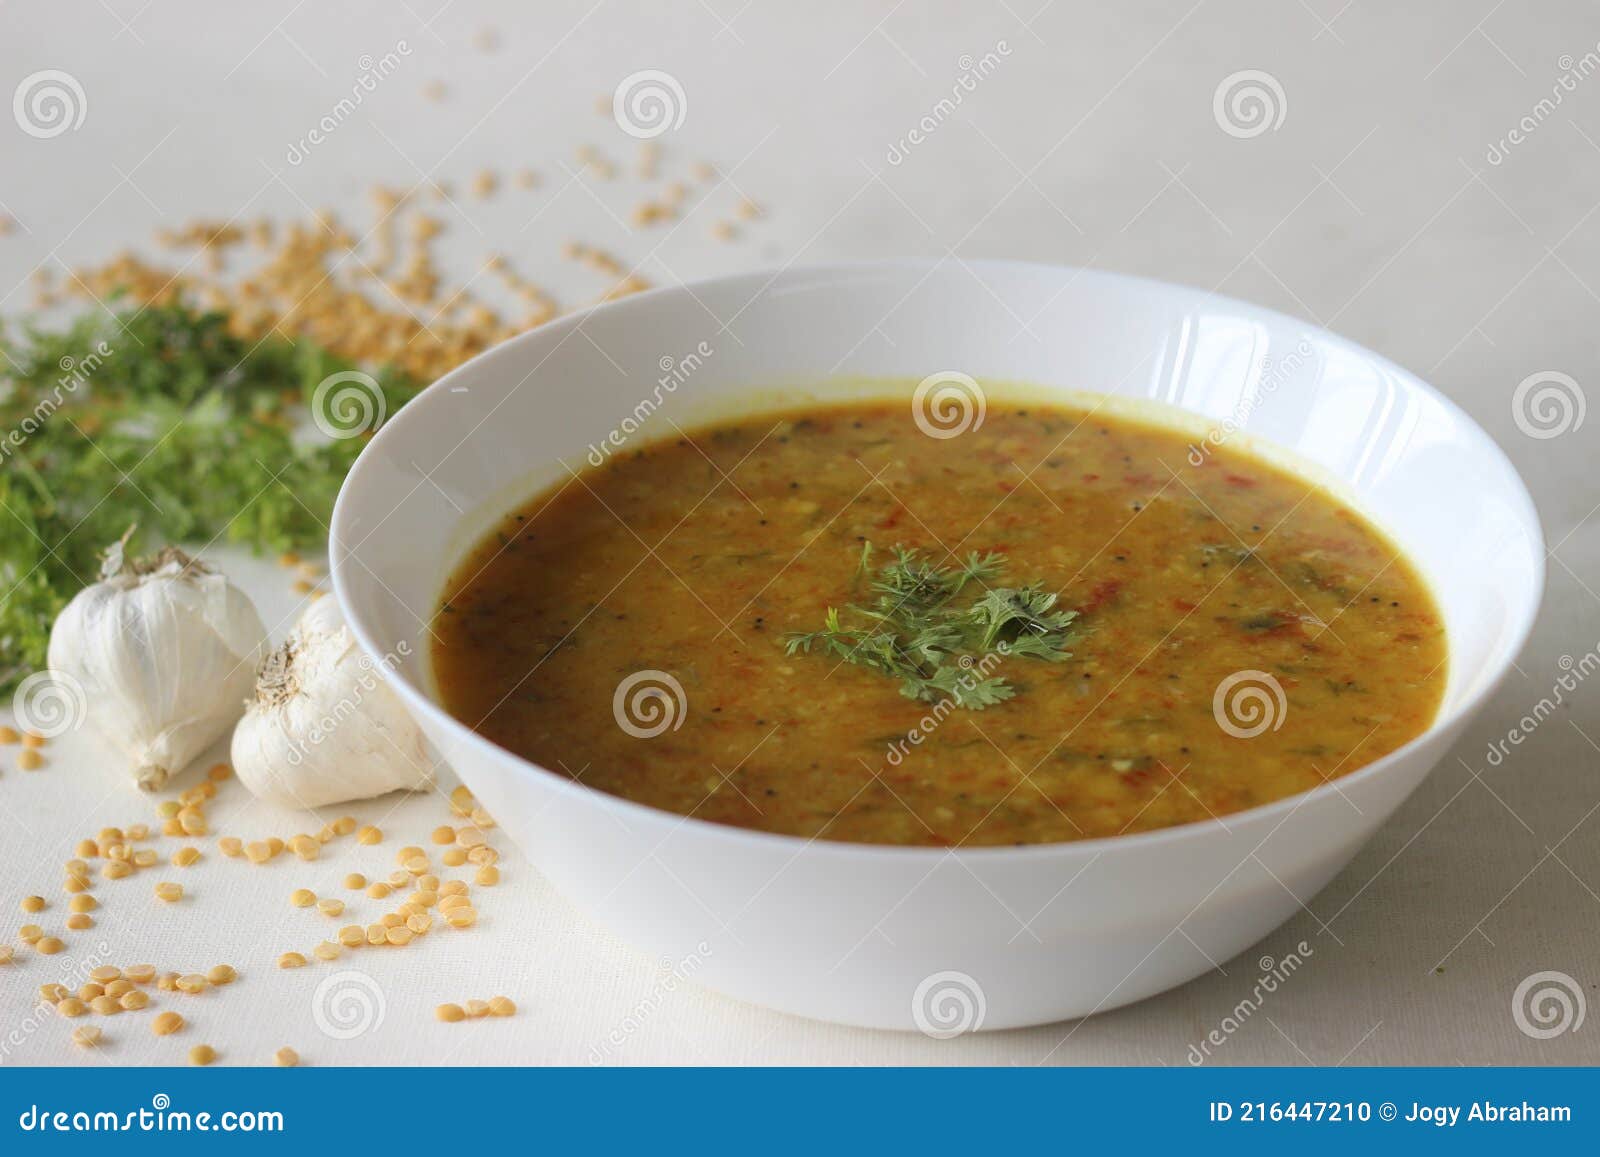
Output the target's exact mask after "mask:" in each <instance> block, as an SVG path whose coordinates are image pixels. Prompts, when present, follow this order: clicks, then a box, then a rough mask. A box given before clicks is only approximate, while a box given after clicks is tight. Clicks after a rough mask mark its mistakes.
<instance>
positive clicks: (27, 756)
mask: <svg viewBox="0 0 1600 1157" xmlns="http://www.w3.org/2000/svg"><path fill="white" fill-rule="evenodd" d="M43 766H44V756H42V755H40V754H39V753H38V752H37V751H34V750H33V749H31V748H24V749H23V750H22V751H19V752H17V770H18V771H38V770H39V769H40V768H41V767H43Z"/></svg>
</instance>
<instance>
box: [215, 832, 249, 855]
mask: <svg viewBox="0 0 1600 1157" xmlns="http://www.w3.org/2000/svg"><path fill="white" fill-rule="evenodd" d="M217 851H219V852H221V853H222V854H223V855H225V856H229V857H234V856H242V855H244V841H243V840H241V839H240V838H239V837H238V836H223V837H222V838H221V839H220V840H218V841H217Z"/></svg>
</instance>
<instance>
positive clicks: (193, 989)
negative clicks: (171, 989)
mask: <svg viewBox="0 0 1600 1157" xmlns="http://www.w3.org/2000/svg"><path fill="white" fill-rule="evenodd" d="M210 987H211V982H210V981H208V980H207V979H206V978H205V977H204V976H201V975H200V974H199V973H198V972H186V973H184V974H183V975H182V976H180V977H178V991H179V992H187V993H188V994H189V995H190V996H199V995H200V994H201V993H202V992H204V991H205V990H206V989H208V988H210Z"/></svg>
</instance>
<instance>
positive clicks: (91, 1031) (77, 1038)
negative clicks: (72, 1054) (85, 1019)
mask: <svg viewBox="0 0 1600 1157" xmlns="http://www.w3.org/2000/svg"><path fill="white" fill-rule="evenodd" d="M101 1035H102V1034H101V1031H100V1026H99V1025H97V1024H85V1025H80V1026H79V1027H78V1028H75V1029H73V1030H72V1043H73V1044H75V1045H77V1046H79V1047H80V1048H86V1049H92V1048H94V1047H95V1046H96V1045H98V1044H99V1043H100V1037H101Z"/></svg>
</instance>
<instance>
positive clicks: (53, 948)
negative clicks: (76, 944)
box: [34, 936, 66, 956]
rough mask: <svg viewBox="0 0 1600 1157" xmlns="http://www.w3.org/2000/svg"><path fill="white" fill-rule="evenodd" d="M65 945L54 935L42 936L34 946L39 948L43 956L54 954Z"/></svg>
mask: <svg viewBox="0 0 1600 1157" xmlns="http://www.w3.org/2000/svg"><path fill="white" fill-rule="evenodd" d="M65 947H66V945H65V944H63V943H61V941H60V940H58V939H56V938H55V937H54V936H44V937H41V938H40V940H39V942H38V943H37V944H35V945H34V948H35V949H37V950H38V952H39V954H40V955H41V956H54V955H55V954H56V953H57V952H60V951H61V950H62V949H63V948H65Z"/></svg>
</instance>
